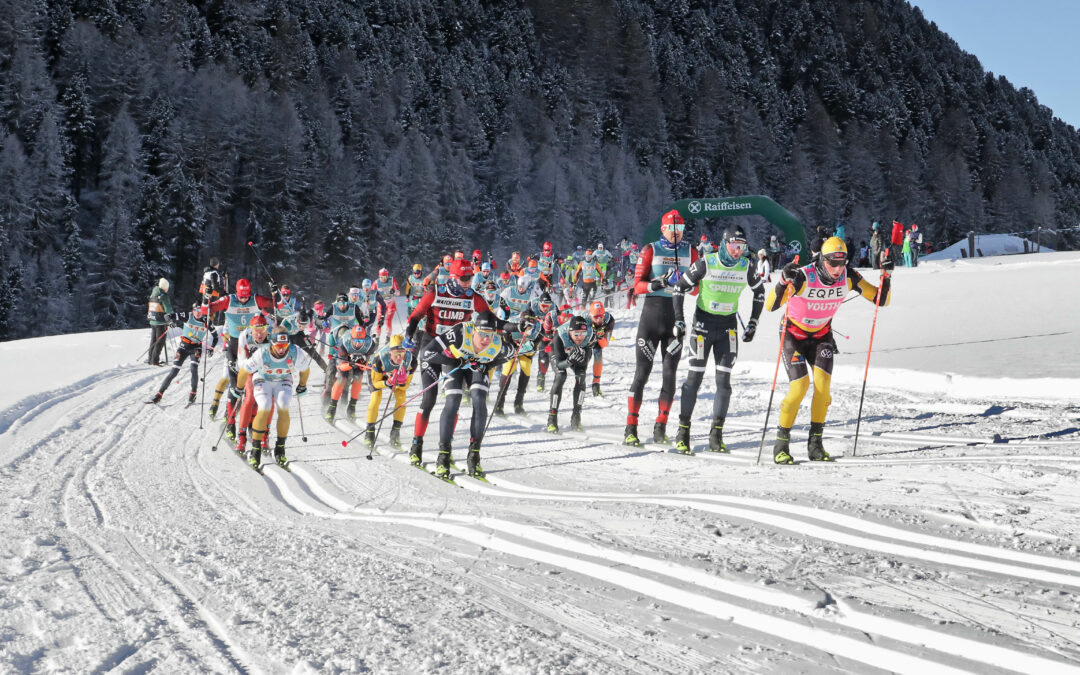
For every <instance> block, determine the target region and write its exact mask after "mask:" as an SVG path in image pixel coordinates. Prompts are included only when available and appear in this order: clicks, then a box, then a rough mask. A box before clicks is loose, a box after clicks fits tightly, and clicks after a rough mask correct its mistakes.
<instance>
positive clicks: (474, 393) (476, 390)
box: [424, 370, 488, 448]
mask: <svg viewBox="0 0 1080 675" xmlns="http://www.w3.org/2000/svg"><path fill="white" fill-rule="evenodd" d="M465 387H468V388H469V399H470V401H471V402H472V423H471V424H470V425H469V435H470V439H469V440H470V442H469V447H476V448H478V447H480V442H481V441H483V440H484V425H485V424H487V397H488V375H487V373H486V372H485V373H478V372H476V371H472V370H459V371H457V372H455V373H454V374H452V375H450V376H449V377H447V378H446V403H444V404H443V411H442V417H440V418H439V445H446V444H449V443H451V442H452V441H453V440H454V427H456V426H457V417H458V407H459V406H460V405H461V397H462V396H463V395H464V393H465ZM430 391H435V387H432V388H431V390H430ZM427 393H428V392H425V394H424V397H425V399H426V398H427Z"/></svg>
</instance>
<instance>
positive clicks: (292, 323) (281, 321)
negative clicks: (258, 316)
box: [270, 283, 326, 371]
mask: <svg viewBox="0 0 1080 675" xmlns="http://www.w3.org/2000/svg"><path fill="white" fill-rule="evenodd" d="M270 290H271V292H272V293H273V294H274V314H275V315H276V316H277V324H278V325H279V326H281V327H283V328H284V329H285V332H286V333H288V334H289V342H291V343H293V344H294V345H296V346H297V347H299V348H300V349H302V350H304V352H306V353H307V355H308V357H309V358H310V359H311V360H312V361H314V362H315V363H317V364H319V367H320V368H322V369H323V371H325V370H326V361H323V358H322V357H321V356H319V352H318V350H317V349H315V347H314V346H313V345H312V344H311V343H310V342H309V341H308V339H307V334H306V333H305V332H304V330H303V321H302V320H301V316H300V312H301V311H302V309H303V308H302V307H301V303H300V300H299V299H297V298H294V297H293V294H292V287H291V286H290V285H289V284H281V286H278V285H277V284H276V283H272V284H270Z"/></svg>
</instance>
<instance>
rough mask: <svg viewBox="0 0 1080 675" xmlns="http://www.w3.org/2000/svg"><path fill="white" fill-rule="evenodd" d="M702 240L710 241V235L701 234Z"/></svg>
mask: <svg viewBox="0 0 1080 675" xmlns="http://www.w3.org/2000/svg"><path fill="white" fill-rule="evenodd" d="M701 241H702V243H704V242H707V241H709V238H708V237H706V236H705V235H704V234H703V235H701Z"/></svg>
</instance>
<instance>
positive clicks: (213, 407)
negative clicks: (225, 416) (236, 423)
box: [210, 401, 218, 422]
mask: <svg viewBox="0 0 1080 675" xmlns="http://www.w3.org/2000/svg"><path fill="white" fill-rule="evenodd" d="M217 408H218V404H217V401H214V402H213V403H211V404H210V421H211V422H213V421H214V418H215V417H217Z"/></svg>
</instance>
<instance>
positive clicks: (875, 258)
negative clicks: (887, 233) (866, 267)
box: [870, 220, 885, 269]
mask: <svg viewBox="0 0 1080 675" xmlns="http://www.w3.org/2000/svg"><path fill="white" fill-rule="evenodd" d="M883 248H885V238H884V237H883V236H882V234H881V228H880V227H878V223H877V221H876V220H875V221H874V233H873V234H871V235H870V253H871V256H870V264H871V265H873V267H874V269H877V268H878V266H879V265H880V264H881V262H880V261H881V249H883Z"/></svg>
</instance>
